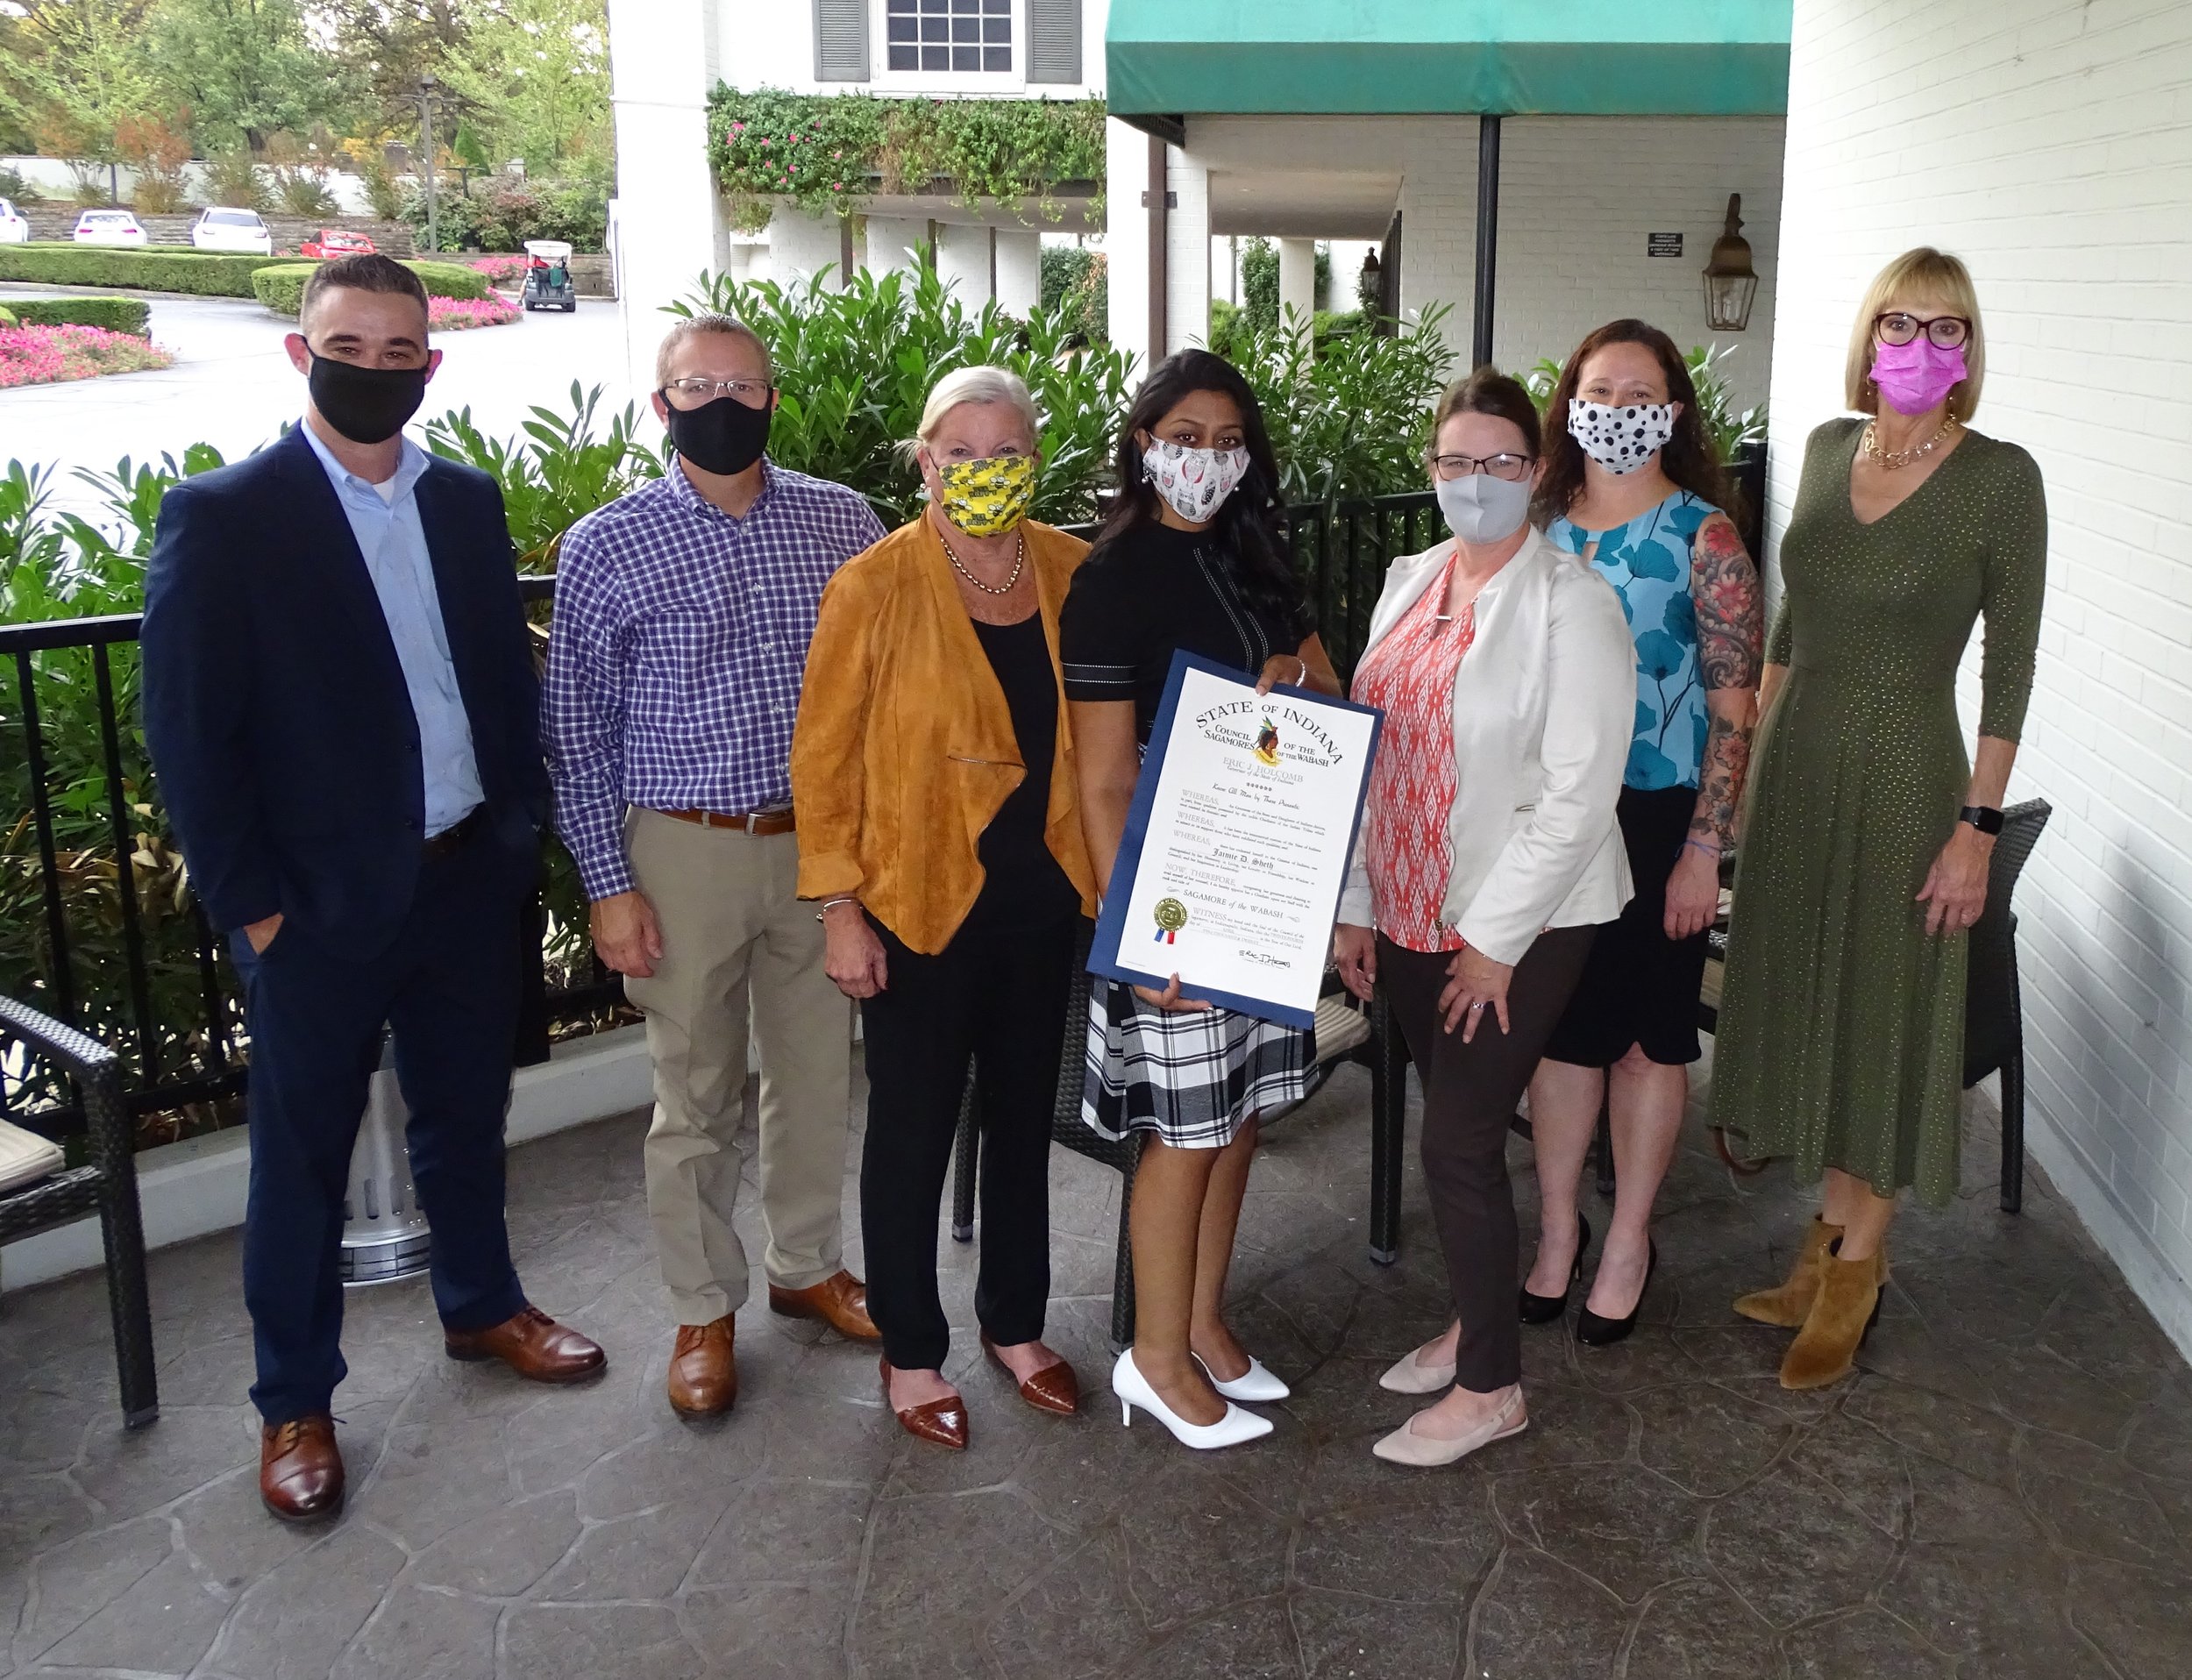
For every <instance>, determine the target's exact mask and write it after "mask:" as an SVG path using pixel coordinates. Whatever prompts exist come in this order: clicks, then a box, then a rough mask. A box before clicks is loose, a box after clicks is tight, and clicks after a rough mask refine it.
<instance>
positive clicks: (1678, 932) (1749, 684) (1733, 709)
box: [1667, 513, 1765, 939]
mask: <svg viewBox="0 0 2192 1680" xmlns="http://www.w3.org/2000/svg"><path fill="white" fill-rule="evenodd" d="M1690 594H1691V596H1692V598H1693V599H1694V600H1695V602H1696V603H1697V666H1698V670H1699V673H1700V674H1701V675H1702V676H1703V678H1704V686H1705V704H1706V706H1707V708H1708V709H1709V710H1710V712H1711V715H1712V721H1711V723H1709V725H1708V726H1707V730H1706V734H1705V743H1704V765H1703V766H1702V767H1701V769H1700V771H1699V773H1698V777H1697V809H1696V811H1695V813H1694V814H1693V815H1691V817H1690V835H1689V838H1690V839H1691V840H1693V841H1695V842H1696V843H1697V844H1695V845H1684V846H1683V849H1682V857H1681V858H1680V859H1679V860H1678V861H1677V862H1676V865H1675V872H1674V874H1673V875H1672V876H1671V877H1669V880H1668V883H1667V936H1668V937H1669V938H1670V939H1683V938H1687V937H1688V936H1690V935H1691V934H1694V933H1697V932H1698V931H1699V930H1700V929H1704V928H1707V927H1710V926H1711V925H1712V919H1713V917H1714V915H1716V914H1718V911H1719V895H1720V877H1719V857H1720V854H1721V853H1722V852H1723V851H1726V850H1727V849H1728V847H1729V846H1731V845H1732V844H1734V835H1735V813H1736V808H1737V806H1738V805H1739V803H1740V801H1741V799H1742V795H1743V776H1744V772H1746V771H1747V770H1748V769H1749V767H1750V754H1751V731H1752V729H1753V727H1754V725H1755V723H1756V722H1757V716H1758V680H1759V673H1760V670H1761V664H1762V660H1763V654H1764V644H1765V592H1764V590H1763V588H1762V587H1761V585H1760V582H1759V577H1758V568H1757V566H1754V564H1752V561H1751V557H1750V552H1749V551H1748V550H1747V549H1746V548H1745V547H1744V546H1743V539H1742V537H1740V535H1738V534H1737V532H1736V530H1735V525H1734V523H1733V521H1732V520H1730V519H1729V518H1728V516H1726V514H1723V513H1716V514H1714V515H1712V516H1711V517H1710V518H1708V519H1707V520H1706V521H1705V522H1704V524H1702V525H1700V526H1699V527H1698V528H1697V542H1696V544H1695V545H1694V547H1693V548H1692V550H1691V553H1690Z"/></svg>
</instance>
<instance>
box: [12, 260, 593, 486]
mask: <svg viewBox="0 0 2192 1680" xmlns="http://www.w3.org/2000/svg"><path fill="white" fill-rule="evenodd" d="M59 295H64V294H62V293H60V292H58V291H55V290H53V288H37V287H29V286H0V303H5V302H6V301H7V299H8V298H10V297H35V296H45V297H53V296H59ZM77 295H92V294H77ZM104 295H112V294H110V293H109V294H104ZM136 295H139V296H145V297H147V298H148V299H149V301H150V302H151V303H152V306H153V313H152V333H153V342H154V343H156V344H158V345H161V346H163V347H164V348H166V349H169V350H172V351H174V352H175V365H174V367H170V368H167V369H165V370H163V371H160V372H157V373H145V374H116V375H113V376H111V377H109V378H106V379H88V380H77V381H72V382H70V383H68V384H65V385H33V386H27V387H25V388H20V389H16V390H8V391H0V462H4V461H6V460H7V459H11V458H12V459H21V460H25V461H38V462H46V463H53V464H56V465H58V466H61V467H63V468H68V467H75V466H91V467H96V468H98V469H100V470H102V471H103V470H105V469H108V468H110V467H112V466H114V465H115V463H116V462H117V460H119V459H121V458H122V457H123V456H124V455H128V456H131V457H132V458H134V459H138V460H140V461H141V460H147V459H152V460H157V459H159V458H160V453H161V452H163V451H167V452H174V453H175V454H178V455H179V454H181V452H182V450H183V449H184V447H185V446H186V445H190V444H194V443H200V442H203V443H209V444H211V445H213V446H214V447H215V448H217V449H218V450H220V451H221V452H223V453H224V454H225V455H227V456H229V457H230V458H231V459H233V458H234V457H236V456H238V455H242V454H246V453H248V452H250V451H251V450H253V449H255V448H257V447H258V446H259V445H261V444H264V443H267V442H268V441H269V440H271V439H272V438H274V435H275V433H276V431H278V430H279V429H280V427H281V423H282V422H283V421H285V420H290V419H294V418H295V416H297V414H298V413H299V412H300V411H301V410H302V407H303V402H304V381H302V379H301V378H299V377H298V375H297V374H296V372H295V369H293V368H292V367H290V366H289V360H288V356H287V355H286V354H284V352H283V351H282V347H281V340H282V338H283V336H284V335H285V334H286V333H287V332H288V331H289V324H288V322H286V321H284V320H283V319H281V317H278V316H275V315H273V314H271V313H269V312H268V311H267V310H266V309H264V308H262V307H261V306H260V304H259V303H257V302H255V301H253V300H251V299H248V298H232V297H174V296H167V295H159V294H149V293H139V294H136ZM437 342H438V345H440V347H441V348H442V349H443V350H444V351H445V352H447V354H446V357H445V359H444V361H443V364H442V368H441V372H440V373H439V374H437V375H436V376H435V380H434V383H433V385H432V386H431V388H430V389H429V391H428V394H427V399H426V406H425V408H424V409H422V410H421V414H422V416H434V415H438V414H440V413H442V412H444V411H445V409H454V408H460V407H463V406H465V405H466V404H469V405H470V406H471V409H472V411H473V418H474V419H476V420H477V421H478V422H479V423H480V425H482V426H483V427H484V428H486V429H487V430H488V431H490V432H493V433H509V432H514V431H516V429H517V427H518V425H519V424H520V423H521V422H522V421H523V419H524V418H525V415H526V410H527V409H530V407H532V406H533V405H535V404H544V405H547V406H549V407H552V408H557V409H560V408H562V407H563V406H564V394H565V393H566V391H568V390H569V389H570V387H571V381H573V380H574V379H575V380H578V381H580V382H581V383H582V384H584V385H587V386H592V385H597V384H598V385H601V386H603V387H605V388H606V390H605V392H604V400H605V401H606V402H608V406H609V407H610V408H611V409H614V408H615V406H616V404H618V403H621V402H623V401H624V400H625V397H626V395H627V393H626V391H625V389H624V364H623V331H622V329H621V326H620V324H619V323H618V319H617V313H616V304H615V303H610V302H605V301H599V300H593V299H587V300H582V301H581V302H580V304H579V309H578V312H577V313H576V314H575V315H559V314H535V315H528V316H526V317H524V318H523V320H522V321H519V322H516V323H513V324H510V325H509V326H503V327H486V328H480V329H476V330H474V331H469V332H452V333H447V334H445V335H443V336H442V337H441V338H439V339H438V340H437ZM416 430H417V429H416V426H415V427H414V428H413V431H414V433H415V434H416ZM55 492H56V495H55V500H56V502H59V503H60V504H61V505H64V506H67V507H69V508H71V509H75V510H76V511H79V512H85V513H89V512H90V511H92V510H94V509H96V506H97V497H96V494H95V493H93V492H92V491H91V490H90V489H89V488H88V487H85V486H82V485H81V484H78V483H76V482H75V481H74V480H73V479H71V478H70V477H69V475H68V473H66V472H64V473H60V474H59V475H57V477H56V483H55Z"/></svg>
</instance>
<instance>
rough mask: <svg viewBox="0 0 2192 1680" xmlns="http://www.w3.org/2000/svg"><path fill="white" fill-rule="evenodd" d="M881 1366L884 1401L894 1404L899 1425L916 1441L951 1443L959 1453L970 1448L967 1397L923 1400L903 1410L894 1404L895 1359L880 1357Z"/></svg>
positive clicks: (886, 1403) (945, 1445) (947, 1445)
mask: <svg viewBox="0 0 2192 1680" xmlns="http://www.w3.org/2000/svg"><path fill="white" fill-rule="evenodd" d="M876 1363H877V1368H878V1369H879V1370H880V1371H881V1372H882V1373H883V1404H884V1405H885V1406H890V1410H891V1415H892V1416H893V1417H894V1418H896V1419H897V1420H898V1427H900V1428H901V1429H903V1430H904V1431H905V1432H906V1433H907V1434H909V1435H911V1436H913V1438H914V1439H915V1441H926V1442H932V1443H934V1444H935V1445H936V1446H939V1447H948V1448H950V1449H951V1450H952V1451H953V1452H955V1453H963V1452H964V1451H965V1450H966V1401H965V1400H964V1399H963V1398H962V1397H961V1396H959V1395H957V1394H954V1395H952V1396H951V1397H950V1399H943V1400H923V1401H922V1403H921V1404H920V1405H919V1406H907V1407H906V1408H905V1409H904V1410H902V1411H901V1410H900V1408H899V1407H897V1406H891V1362H890V1361H889V1360H887V1359H883V1360H879V1361H877V1362H876Z"/></svg>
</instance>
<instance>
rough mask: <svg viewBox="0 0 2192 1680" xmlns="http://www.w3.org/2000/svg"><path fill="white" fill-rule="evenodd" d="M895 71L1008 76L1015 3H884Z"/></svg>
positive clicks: (1010, 0)
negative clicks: (945, 71)
mask: <svg viewBox="0 0 2192 1680" xmlns="http://www.w3.org/2000/svg"><path fill="white" fill-rule="evenodd" d="M884 28H885V30H886V32H887V34H888V41H889V50H890V66H891V68H892V69H893V70H947V71H952V72H955V73H958V74H964V73H966V72H968V71H974V72H977V73H982V72H987V73H990V74H993V75H1011V74H1012V68H1013V0H885V6H884Z"/></svg>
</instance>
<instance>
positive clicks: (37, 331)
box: [0, 326, 175, 390]
mask: <svg viewBox="0 0 2192 1680" xmlns="http://www.w3.org/2000/svg"><path fill="white" fill-rule="evenodd" d="M174 365H175V358H174V352H173V351H168V350H160V349H158V348H156V347H155V346H153V345H149V344H146V342H145V340H144V339H142V338H132V337H131V336H130V335H129V334H128V333H126V332H109V331H107V330H106V329H105V328H103V327H75V326H68V327H0V390H4V389H6V388H10V387H11V386H17V385H50V384H53V383H56V382H58V381H62V380H70V379H96V378H97V377H98V376H99V375H100V374H138V373H142V372H144V371H145V370H146V368H148V367H174Z"/></svg>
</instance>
